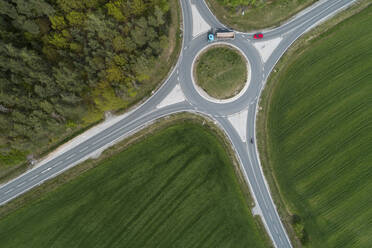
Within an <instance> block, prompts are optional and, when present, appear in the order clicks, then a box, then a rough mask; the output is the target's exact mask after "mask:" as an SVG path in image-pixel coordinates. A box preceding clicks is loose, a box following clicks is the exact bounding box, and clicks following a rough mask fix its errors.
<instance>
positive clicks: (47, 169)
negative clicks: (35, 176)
mask: <svg viewBox="0 0 372 248" xmlns="http://www.w3.org/2000/svg"><path fill="white" fill-rule="evenodd" d="M51 169H52V168H47V169H45V170H43V171H42V172H41V173H45V172H47V171H49V170H51Z"/></svg>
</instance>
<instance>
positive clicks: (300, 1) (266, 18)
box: [206, 0, 317, 31]
mask: <svg viewBox="0 0 372 248" xmlns="http://www.w3.org/2000/svg"><path fill="white" fill-rule="evenodd" d="M316 1H317V0H275V1H270V0H206V2H207V3H208V6H209V7H210V8H211V10H212V12H213V13H214V14H215V15H216V16H217V18H218V19H219V20H220V21H221V22H223V23H224V24H226V25H227V26H229V27H232V28H234V29H237V30H240V31H252V30H257V29H262V28H268V27H273V26H278V25H280V24H281V23H282V22H285V21H286V20H288V19H289V18H290V17H291V16H293V15H295V14H296V13H297V12H299V11H301V10H302V9H304V8H306V7H308V6H309V5H311V4H313V3H315V2H316Z"/></svg>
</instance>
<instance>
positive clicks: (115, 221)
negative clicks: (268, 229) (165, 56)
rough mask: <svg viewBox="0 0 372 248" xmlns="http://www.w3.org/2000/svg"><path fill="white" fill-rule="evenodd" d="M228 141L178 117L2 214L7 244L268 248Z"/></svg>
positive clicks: (0, 228)
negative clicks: (80, 173)
mask: <svg viewBox="0 0 372 248" xmlns="http://www.w3.org/2000/svg"><path fill="white" fill-rule="evenodd" d="M244 192H245V191H243V188H242V187H241V185H240V184H239V181H238V179H237V177H236V174H235V171H234V168H233V164H232V162H231V160H230V157H229V155H228V154H227V152H226V151H225V150H224V146H223V145H222V143H221V140H220V139H219V138H218V137H217V136H216V135H215V134H214V133H212V131H209V130H208V129H207V128H206V127H203V126H201V125H197V124H193V123H178V124H176V125H174V126H172V127H168V128H166V129H162V130H160V131H159V132H157V133H156V134H154V135H153V136H151V137H148V138H145V139H143V140H142V141H140V142H137V143H135V144H133V145H131V146H130V147H129V148H127V149H126V150H124V151H122V152H120V153H117V154H115V155H114V156H112V157H110V158H108V159H106V160H104V161H103V162H102V164H100V165H99V166H97V167H95V168H93V169H91V170H89V171H87V172H85V173H83V174H82V175H81V176H79V177H78V178H76V179H75V180H73V181H71V182H69V183H67V184H64V185H62V186H61V187H59V188H57V190H55V191H51V192H50V193H48V194H47V195H46V196H44V197H43V198H41V199H40V200H38V201H35V202H33V203H31V204H29V205H27V206H25V207H23V208H20V209H19V210H16V211H14V212H12V213H10V214H8V215H7V216H5V217H3V218H1V219H0V244H1V245H0V246H1V247H7V248H11V247H17V248H21V247H27V248H28V247H63V248H65V247H69V248H73V247H79V248H81V247H89V248H92V247H100V248H104V247H131V248H136V247H139V248H143V247H192V248H195V247H244V248H246V247H255V248H256V247H268V245H267V244H268V242H267V240H265V236H264V235H263V233H262V231H260V230H262V229H259V226H258V223H257V222H256V220H255V219H254V218H253V217H252V215H251V209H250V203H249V200H248V199H247V198H246V193H244Z"/></svg>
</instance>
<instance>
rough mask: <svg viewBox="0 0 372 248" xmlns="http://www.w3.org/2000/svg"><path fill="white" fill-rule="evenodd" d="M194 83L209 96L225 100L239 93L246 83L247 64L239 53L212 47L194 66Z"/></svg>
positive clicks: (229, 49) (225, 47) (226, 48)
mask: <svg viewBox="0 0 372 248" xmlns="http://www.w3.org/2000/svg"><path fill="white" fill-rule="evenodd" d="M195 75H196V78H195V79H196V83H197V84H198V85H199V86H200V87H201V88H203V90H204V91H205V92H207V93H208V94H209V95H210V96H212V97H215V98H219V99H226V98H230V97H232V96H234V95H236V94H238V93H239V92H240V90H241V89H242V88H243V87H244V85H245V83H246V81H247V64H246V61H245V59H244V58H243V56H242V55H241V54H240V52H239V51H237V50H235V49H232V48H230V47H228V46H213V47H211V48H209V49H208V50H206V51H205V52H203V53H202V54H201V55H200V56H199V58H198V59H197V61H196V64H195Z"/></svg>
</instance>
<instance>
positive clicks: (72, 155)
mask: <svg viewBox="0 0 372 248" xmlns="http://www.w3.org/2000/svg"><path fill="white" fill-rule="evenodd" d="M74 156H75V153H74V154H71V155H70V156H68V157H67V158H66V160H67V159H70V158H72V157H74Z"/></svg>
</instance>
